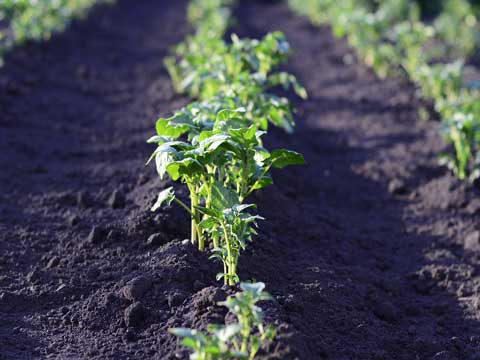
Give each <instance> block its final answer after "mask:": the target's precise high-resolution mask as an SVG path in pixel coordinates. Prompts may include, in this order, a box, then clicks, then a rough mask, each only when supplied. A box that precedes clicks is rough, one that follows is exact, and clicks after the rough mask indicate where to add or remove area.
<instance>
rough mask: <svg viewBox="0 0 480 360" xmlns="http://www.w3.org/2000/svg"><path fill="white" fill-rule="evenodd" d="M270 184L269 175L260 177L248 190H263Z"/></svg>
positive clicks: (271, 182) (271, 181)
mask: <svg viewBox="0 0 480 360" xmlns="http://www.w3.org/2000/svg"><path fill="white" fill-rule="evenodd" d="M272 184H273V180H272V177H271V176H270V175H265V176H262V177H261V178H260V179H258V180H257V181H255V183H254V184H253V186H252V187H251V188H250V191H254V190H259V189H263V188H264V187H267V186H269V185H272Z"/></svg>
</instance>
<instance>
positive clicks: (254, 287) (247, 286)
mask: <svg viewBox="0 0 480 360" xmlns="http://www.w3.org/2000/svg"><path fill="white" fill-rule="evenodd" d="M240 288H241V289H242V290H243V291H247V292H251V293H252V294H254V295H255V296H256V297H258V296H260V295H262V292H263V290H264V289H265V284H264V283H263V282H257V283H247V282H242V283H241V284H240Z"/></svg>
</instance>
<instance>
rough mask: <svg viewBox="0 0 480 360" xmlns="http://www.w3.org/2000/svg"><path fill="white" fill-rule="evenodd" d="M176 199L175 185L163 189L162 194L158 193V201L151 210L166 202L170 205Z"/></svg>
mask: <svg viewBox="0 0 480 360" xmlns="http://www.w3.org/2000/svg"><path fill="white" fill-rule="evenodd" d="M174 199H175V192H174V191H173V187H169V188H167V189H165V190H163V191H161V192H160V194H158V198H157V201H156V202H155V204H154V205H153V206H152V208H151V211H156V210H157V209H159V208H160V207H161V206H162V204H163V203H165V202H166V203H167V205H170V204H171V203H172V201H173V200H174Z"/></svg>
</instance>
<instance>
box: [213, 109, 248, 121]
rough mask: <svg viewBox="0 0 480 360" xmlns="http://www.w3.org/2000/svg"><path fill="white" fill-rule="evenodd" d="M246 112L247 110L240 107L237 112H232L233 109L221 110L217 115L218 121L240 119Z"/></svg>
mask: <svg viewBox="0 0 480 360" xmlns="http://www.w3.org/2000/svg"><path fill="white" fill-rule="evenodd" d="M245 111H246V110H245V108H243V107H240V108H238V109H235V110H231V109H223V110H220V111H219V112H218V114H217V121H224V120H229V119H232V118H238V117H239V115H240V116H241V115H242V114H244V113H245Z"/></svg>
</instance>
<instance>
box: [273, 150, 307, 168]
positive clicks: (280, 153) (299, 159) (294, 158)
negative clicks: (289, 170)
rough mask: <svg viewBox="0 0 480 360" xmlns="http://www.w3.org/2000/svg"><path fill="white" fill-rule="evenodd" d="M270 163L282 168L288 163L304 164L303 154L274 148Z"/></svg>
mask: <svg viewBox="0 0 480 360" xmlns="http://www.w3.org/2000/svg"><path fill="white" fill-rule="evenodd" d="M270 163H271V165H272V167H274V168H276V169H282V168H284V167H285V166H288V165H303V164H305V159H304V158H303V155H302V154H300V153H297V152H295V151H291V150H285V149H280V150H274V151H272V153H271V155H270Z"/></svg>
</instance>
